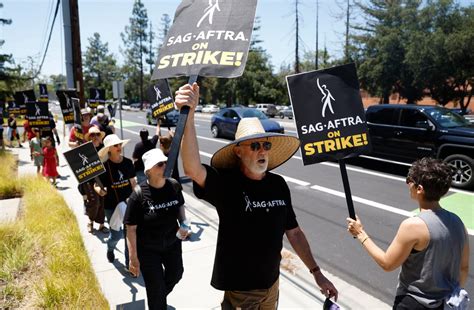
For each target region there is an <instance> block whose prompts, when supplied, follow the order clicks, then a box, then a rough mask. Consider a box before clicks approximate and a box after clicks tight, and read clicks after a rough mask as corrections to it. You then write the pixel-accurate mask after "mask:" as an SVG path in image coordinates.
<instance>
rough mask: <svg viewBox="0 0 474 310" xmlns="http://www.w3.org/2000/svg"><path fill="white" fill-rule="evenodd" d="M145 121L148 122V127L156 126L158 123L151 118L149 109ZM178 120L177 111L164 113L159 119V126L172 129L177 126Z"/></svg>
mask: <svg viewBox="0 0 474 310" xmlns="http://www.w3.org/2000/svg"><path fill="white" fill-rule="evenodd" d="M146 120H147V122H148V125H156V124H158V121H157V120H156V118H154V117H152V116H151V109H148V110H147V112H146ZM178 120H179V111H178V110H173V111H171V112H168V113H166V114H165V115H164V116H163V117H162V118H161V126H163V127H173V126H176V124H178Z"/></svg>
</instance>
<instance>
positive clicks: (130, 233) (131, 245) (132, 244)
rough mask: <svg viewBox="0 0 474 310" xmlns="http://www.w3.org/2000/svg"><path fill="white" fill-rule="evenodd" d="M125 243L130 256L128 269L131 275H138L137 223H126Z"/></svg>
mask: <svg viewBox="0 0 474 310" xmlns="http://www.w3.org/2000/svg"><path fill="white" fill-rule="evenodd" d="M127 245H128V253H129V257H130V263H129V271H130V272H131V273H132V274H133V276H135V277H138V276H139V275H140V261H139V260H138V256H137V225H127Z"/></svg>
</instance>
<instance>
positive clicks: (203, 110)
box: [202, 104, 219, 113]
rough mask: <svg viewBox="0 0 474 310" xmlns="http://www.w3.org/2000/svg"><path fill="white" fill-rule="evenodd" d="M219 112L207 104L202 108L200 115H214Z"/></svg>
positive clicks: (215, 107) (213, 106)
mask: <svg viewBox="0 0 474 310" xmlns="http://www.w3.org/2000/svg"><path fill="white" fill-rule="evenodd" d="M216 112H219V107H218V106H216V105H215V104H208V105H206V106H204V108H202V113H216Z"/></svg>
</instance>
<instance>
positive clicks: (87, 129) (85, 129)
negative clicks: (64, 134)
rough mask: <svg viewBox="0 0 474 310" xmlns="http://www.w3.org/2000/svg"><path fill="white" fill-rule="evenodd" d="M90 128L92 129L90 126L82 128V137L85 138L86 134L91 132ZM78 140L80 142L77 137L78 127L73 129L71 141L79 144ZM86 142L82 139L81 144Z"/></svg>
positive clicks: (70, 136) (70, 135) (70, 134)
mask: <svg viewBox="0 0 474 310" xmlns="http://www.w3.org/2000/svg"><path fill="white" fill-rule="evenodd" d="M90 127H91V126H90V125H88V126H82V135H83V136H84V135H85V134H86V133H88V132H89V128H90ZM77 140H78V139H77V137H76V127H73V128H72V129H71V132H70V133H69V141H71V142H77ZM84 141H85V140H84V138H82V141H81V142H84Z"/></svg>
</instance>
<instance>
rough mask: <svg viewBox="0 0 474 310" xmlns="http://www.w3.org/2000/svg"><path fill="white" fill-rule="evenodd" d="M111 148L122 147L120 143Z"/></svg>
mask: <svg viewBox="0 0 474 310" xmlns="http://www.w3.org/2000/svg"><path fill="white" fill-rule="evenodd" d="M112 146H113V147H122V143H118V144H114V145H112Z"/></svg>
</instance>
